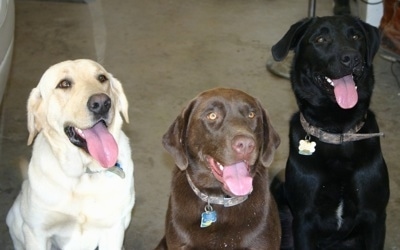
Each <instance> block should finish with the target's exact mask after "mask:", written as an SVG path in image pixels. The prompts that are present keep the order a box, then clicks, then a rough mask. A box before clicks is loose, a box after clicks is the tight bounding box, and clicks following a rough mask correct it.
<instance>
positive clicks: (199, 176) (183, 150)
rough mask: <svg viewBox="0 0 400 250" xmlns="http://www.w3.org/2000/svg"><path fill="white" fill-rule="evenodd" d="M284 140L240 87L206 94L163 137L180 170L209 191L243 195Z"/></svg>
mask: <svg viewBox="0 0 400 250" xmlns="http://www.w3.org/2000/svg"><path fill="white" fill-rule="evenodd" d="M279 143H280V139H279V136H278V134H277V133H276V132H275V130H274V129H273V127H272V126H271V123H270V121H269V119H268V117H267V115H266V111H265V110H264V109H263V108H262V106H261V105H260V103H259V102H258V101H257V100H256V99H255V98H253V97H251V96H250V95H248V94H246V93H244V92H242V91H239V90H235V89H223V88H217V89H212V90H209V91H206V92H203V93H201V94H200V95H198V96H197V97H196V98H194V99H193V100H192V101H191V102H190V103H189V105H188V106H187V107H186V108H185V109H184V110H183V112H182V113H181V115H179V116H178V117H177V118H176V120H175V121H174V123H173V124H172V125H171V126H170V128H169V130H168V131H167V133H166V134H165V135H164V137H163V145H164V147H165V148H166V150H167V151H168V152H169V153H170V154H171V155H172V156H173V157H174V159H175V163H176V166H178V167H179V168H180V169H181V170H186V169H187V168H188V167H189V169H187V171H189V174H190V175H191V176H193V178H192V179H193V181H194V182H198V183H200V184H199V186H201V187H204V188H211V189H218V190H221V187H222V190H224V192H225V193H226V194H228V195H232V196H243V195H247V194H249V193H250V192H251V191H252V180H253V177H254V175H255V174H256V170H257V169H256V168H257V167H256V166H259V165H263V166H265V167H267V166H269V165H270V164H271V162H272V160H273V156H274V152H275V149H276V148H277V147H278V145H279Z"/></svg>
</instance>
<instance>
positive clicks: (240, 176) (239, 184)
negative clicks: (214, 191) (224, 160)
mask: <svg viewBox="0 0 400 250" xmlns="http://www.w3.org/2000/svg"><path fill="white" fill-rule="evenodd" d="M247 169H248V168H247V164H246V163H244V162H238V163H235V164H233V165H230V166H224V170H223V174H222V177H223V180H224V184H225V188H227V189H228V190H229V191H230V192H231V193H232V194H234V195H236V196H244V195H247V194H249V193H251V191H252V190H253V178H252V177H251V176H250V174H249V171H248V170H247Z"/></svg>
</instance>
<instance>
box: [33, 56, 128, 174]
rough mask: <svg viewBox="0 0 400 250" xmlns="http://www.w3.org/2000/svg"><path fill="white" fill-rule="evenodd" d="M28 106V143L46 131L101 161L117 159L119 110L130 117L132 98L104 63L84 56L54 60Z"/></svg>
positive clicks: (107, 163) (106, 164)
mask: <svg viewBox="0 0 400 250" xmlns="http://www.w3.org/2000/svg"><path fill="white" fill-rule="evenodd" d="M27 109H28V130H29V139H28V145H30V144H31V143H32V142H33V141H34V139H35V137H36V135H37V134H38V133H40V132H43V133H44V134H45V136H46V137H48V138H50V139H49V141H58V140H61V141H62V140H66V141H69V142H68V143H72V144H73V145H75V146H77V147H80V148H82V149H83V150H84V151H86V152H87V153H89V154H90V155H91V156H92V157H93V158H95V159H96V160H97V161H98V162H99V163H100V164H101V165H102V166H103V167H111V166H113V165H114V164H115V162H116V158H117V157H118V146H117V144H116V141H115V139H114V138H115V137H116V136H118V131H119V130H120V129H121V126H122V122H123V121H122V117H121V115H120V113H122V115H123V117H124V118H125V120H126V121H127V122H129V120H128V119H129V118H128V101H127V99H126V96H125V94H124V91H123V89H122V86H121V83H120V82H119V81H118V80H117V79H116V78H114V77H113V76H112V75H111V74H110V73H109V72H107V71H106V70H105V69H104V68H103V67H102V66H101V65H100V64H98V63H96V62H94V61H91V60H87V59H80V60H75V61H64V62H60V63H58V64H55V65H53V66H51V67H50V68H49V69H48V70H47V71H46V72H45V73H44V74H43V76H42V77H41V79H40V82H39V84H38V86H37V87H36V88H34V89H33V90H32V91H31V93H30V96H29V99H28V104H27ZM63 143H65V142H63Z"/></svg>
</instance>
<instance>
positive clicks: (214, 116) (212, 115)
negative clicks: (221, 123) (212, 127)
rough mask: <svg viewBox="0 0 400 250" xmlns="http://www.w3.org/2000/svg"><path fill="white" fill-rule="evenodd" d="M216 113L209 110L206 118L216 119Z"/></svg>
mask: <svg viewBox="0 0 400 250" xmlns="http://www.w3.org/2000/svg"><path fill="white" fill-rule="evenodd" d="M217 117H218V116H217V114H216V113H214V112H211V113H209V114H208V115H207V119H208V120H215V119H217Z"/></svg>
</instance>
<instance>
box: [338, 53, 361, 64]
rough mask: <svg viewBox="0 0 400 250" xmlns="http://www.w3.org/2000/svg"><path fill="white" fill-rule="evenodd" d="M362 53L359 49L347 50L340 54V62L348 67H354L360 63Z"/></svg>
mask: <svg viewBox="0 0 400 250" xmlns="http://www.w3.org/2000/svg"><path fill="white" fill-rule="evenodd" d="M360 61H361V55H360V53H358V51H352V50H346V51H344V52H343V53H341V55H340V62H341V64H342V65H344V66H346V67H347V68H353V67H355V66H357V65H359V64H360Z"/></svg>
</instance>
